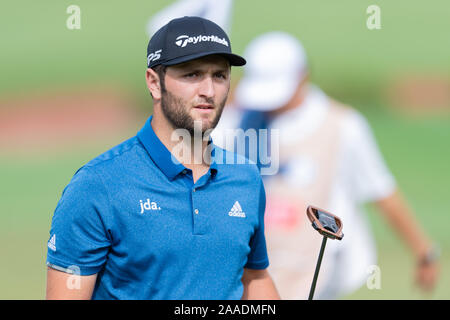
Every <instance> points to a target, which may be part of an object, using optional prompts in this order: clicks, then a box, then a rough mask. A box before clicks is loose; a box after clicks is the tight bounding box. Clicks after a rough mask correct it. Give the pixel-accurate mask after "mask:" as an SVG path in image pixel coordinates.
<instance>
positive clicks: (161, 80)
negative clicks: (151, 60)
mask: <svg viewBox="0 0 450 320" xmlns="http://www.w3.org/2000/svg"><path fill="white" fill-rule="evenodd" d="M166 69H167V66H163V65H162V64H158V65H157V66H154V67H153V68H152V70H153V71H155V72H156V74H157V75H158V77H159V85H160V86H161V91H162V92H166V84H165V82H164V78H165V76H166ZM150 94H151V93H150ZM152 97H153V96H152Z"/></svg>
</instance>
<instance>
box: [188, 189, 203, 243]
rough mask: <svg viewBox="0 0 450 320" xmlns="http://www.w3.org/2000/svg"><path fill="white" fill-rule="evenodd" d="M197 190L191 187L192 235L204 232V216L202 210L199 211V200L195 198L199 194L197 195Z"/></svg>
mask: <svg viewBox="0 0 450 320" xmlns="http://www.w3.org/2000/svg"><path fill="white" fill-rule="evenodd" d="M198 192H199V191H198V190H196V189H195V188H192V193H191V194H192V211H193V219H192V220H193V223H194V226H193V234H194V235H202V234H204V233H205V232H204V226H203V224H204V218H205V217H204V216H203V214H202V212H200V210H199V208H198V206H197V204H198V203H200V200H197V199H198V197H199V195H198Z"/></svg>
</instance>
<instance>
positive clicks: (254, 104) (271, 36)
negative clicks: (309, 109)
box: [236, 31, 307, 111]
mask: <svg viewBox="0 0 450 320" xmlns="http://www.w3.org/2000/svg"><path fill="white" fill-rule="evenodd" d="M244 57H245V59H246V60H247V65H246V66H245V67H244V76H243V77H242V79H241V80H240V82H239V84H238V86H237V88H236V102H237V104H238V105H240V106H242V107H244V108H247V109H253V110H259V111H271V110H275V109H277V108H279V107H282V106H283V105H285V104H286V103H287V102H288V101H289V100H290V99H291V97H292V95H293V94H294V93H295V91H296V89H297V87H298V85H299V83H300V81H301V80H302V79H303V78H304V77H305V75H306V73H307V60H306V54H305V50H304V49H303V46H302V44H301V43H300V41H299V40H297V39H296V38H295V37H293V36H291V35H290V34H288V33H285V32H280V31H274V32H269V33H265V34H263V35H260V36H258V37H257V38H255V39H254V40H252V42H250V44H249V45H248V46H247V48H246V50H245V52H244Z"/></svg>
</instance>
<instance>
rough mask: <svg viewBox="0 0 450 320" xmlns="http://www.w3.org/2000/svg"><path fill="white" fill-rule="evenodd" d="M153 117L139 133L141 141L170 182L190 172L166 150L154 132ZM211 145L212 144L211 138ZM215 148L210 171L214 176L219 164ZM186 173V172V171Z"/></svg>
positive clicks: (212, 153)
mask: <svg viewBox="0 0 450 320" xmlns="http://www.w3.org/2000/svg"><path fill="white" fill-rule="evenodd" d="M152 118H153V116H150V117H149V118H148V120H147V121H146V122H145V125H144V127H143V128H142V129H141V130H140V131H139V132H138V133H137V137H138V139H139V141H140V142H141V143H142V144H143V145H144V147H145V149H146V150H147V153H148V154H149V156H150V158H151V159H152V160H153V162H154V163H155V164H156V166H157V167H158V168H159V169H160V170H161V171H162V172H163V173H164V174H165V175H166V176H167V178H169V180H173V179H175V177H176V176H177V175H179V174H180V173H181V172H183V170H188V169H187V168H186V167H185V166H184V165H183V164H182V163H180V162H179V161H178V160H177V159H176V158H175V157H174V156H172V153H171V152H170V151H169V150H168V149H167V148H166V146H165V145H164V144H163V143H162V142H161V140H159V138H158V136H157V135H156V133H155V131H153V128H152V125H151V122H152ZM209 143H212V139H211V138H210V140H209V142H208V144H209ZM215 148H216V146H215V145H214V144H213V145H212V149H211V159H212V160H211V165H210V171H211V174H212V175H215V174H216V173H217V164H216V161H215V157H214V155H215ZM185 172H186V171H185Z"/></svg>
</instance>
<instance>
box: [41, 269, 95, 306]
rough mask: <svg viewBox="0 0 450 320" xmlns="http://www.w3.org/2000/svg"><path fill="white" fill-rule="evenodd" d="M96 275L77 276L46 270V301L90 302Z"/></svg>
mask: <svg viewBox="0 0 450 320" xmlns="http://www.w3.org/2000/svg"><path fill="white" fill-rule="evenodd" d="M96 279H97V274H93V275H90V276H79V275H73V274H69V273H65V272H62V271H58V270H55V269H52V268H50V267H48V268H47V292H46V296H45V298H46V299H47V300H90V299H91V297H92V292H93V291H94V286H95V281H96Z"/></svg>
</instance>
